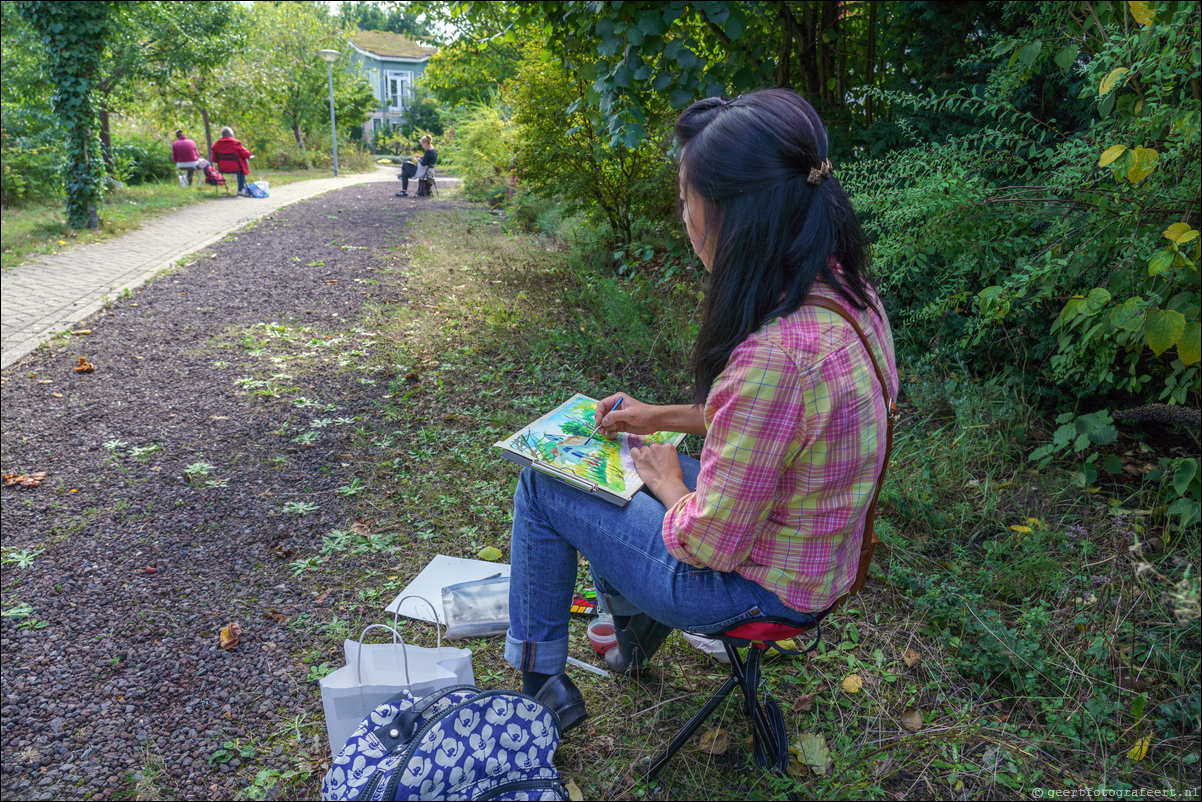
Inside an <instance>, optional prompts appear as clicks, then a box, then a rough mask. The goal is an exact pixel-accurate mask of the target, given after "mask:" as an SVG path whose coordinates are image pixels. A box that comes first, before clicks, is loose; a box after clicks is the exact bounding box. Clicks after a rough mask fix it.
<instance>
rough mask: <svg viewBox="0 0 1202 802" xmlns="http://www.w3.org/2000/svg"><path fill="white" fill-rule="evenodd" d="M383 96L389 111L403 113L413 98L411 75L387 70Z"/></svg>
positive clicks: (410, 73)
mask: <svg viewBox="0 0 1202 802" xmlns="http://www.w3.org/2000/svg"><path fill="white" fill-rule="evenodd" d="M384 95H385V100H386V101H387V102H388V106H389V108H390V110H391V111H404V110H405V106H406V105H408V102H409V100H410V99H412V97H413V73H412V72H409V71H393V70H389V71H388V72H387V73H386V74H385V76H384Z"/></svg>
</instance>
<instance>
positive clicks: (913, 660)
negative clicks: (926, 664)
mask: <svg viewBox="0 0 1202 802" xmlns="http://www.w3.org/2000/svg"><path fill="white" fill-rule="evenodd" d="M902 660H905V661H906V668H913V667H914V666H916V665H918V662H919V661H920V660H922V658H921V657H919V655H918V652H916V651H914V650H913V649H906V651H905V653H904V654H903V655H902Z"/></svg>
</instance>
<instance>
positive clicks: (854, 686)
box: [840, 674, 864, 693]
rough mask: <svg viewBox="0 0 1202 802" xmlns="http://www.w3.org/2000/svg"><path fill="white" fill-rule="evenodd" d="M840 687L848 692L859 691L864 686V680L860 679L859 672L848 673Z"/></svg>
mask: <svg viewBox="0 0 1202 802" xmlns="http://www.w3.org/2000/svg"><path fill="white" fill-rule="evenodd" d="M840 687H842V688H843V690H845V691H847V692H848V693H859V692H860V689H861V688H863V687H864V680H862V679H860V675H859V674H849V675H848V676H847V678H846V679H844V680H843V683H842V685H841V686H840Z"/></svg>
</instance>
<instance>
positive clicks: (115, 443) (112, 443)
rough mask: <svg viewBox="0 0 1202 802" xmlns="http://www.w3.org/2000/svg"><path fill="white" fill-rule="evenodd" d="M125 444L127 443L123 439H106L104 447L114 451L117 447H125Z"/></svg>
mask: <svg viewBox="0 0 1202 802" xmlns="http://www.w3.org/2000/svg"><path fill="white" fill-rule="evenodd" d="M127 445H129V443H127V442H125V441H124V440H107V441H105V443H104V447H105V448H107V449H108V450H109V451H116V450H118V449H121V448H125V447H126V446H127Z"/></svg>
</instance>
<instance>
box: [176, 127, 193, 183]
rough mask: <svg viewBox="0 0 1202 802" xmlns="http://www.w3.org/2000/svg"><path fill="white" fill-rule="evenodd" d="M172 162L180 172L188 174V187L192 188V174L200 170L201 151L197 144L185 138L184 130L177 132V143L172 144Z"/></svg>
mask: <svg viewBox="0 0 1202 802" xmlns="http://www.w3.org/2000/svg"><path fill="white" fill-rule="evenodd" d="M171 161H173V162H175V166H176V167H177V168H178V169H180V170H186V171H187V172H188V186H192V173H194V172H196V171H197V170H198V169H200V151H198V150H197V149H196V143H195V142H193V141H192V140H191V139H188V137H186V136H184V132H183V129H180V130H178V131H176V132H175V141H174V142H172V143H171Z"/></svg>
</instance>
